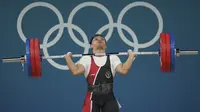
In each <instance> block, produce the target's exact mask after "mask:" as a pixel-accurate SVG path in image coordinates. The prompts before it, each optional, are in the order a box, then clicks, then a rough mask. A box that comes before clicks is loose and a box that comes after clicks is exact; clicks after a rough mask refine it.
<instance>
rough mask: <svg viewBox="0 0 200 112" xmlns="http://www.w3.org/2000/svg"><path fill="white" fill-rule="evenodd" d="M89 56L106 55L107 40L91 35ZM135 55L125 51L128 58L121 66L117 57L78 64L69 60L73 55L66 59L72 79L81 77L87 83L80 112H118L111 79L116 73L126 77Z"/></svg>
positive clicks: (92, 58)
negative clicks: (73, 76)
mask: <svg viewBox="0 0 200 112" xmlns="http://www.w3.org/2000/svg"><path fill="white" fill-rule="evenodd" d="M90 47H91V48H92V52H93V53H94V54H96V53H106V48H107V46H106V40H105V38H104V37H103V36H102V35H100V34H96V35H94V36H93V37H92V38H91V40H90ZM135 57H136V54H134V53H133V52H132V51H131V50H129V51H128V58H127V60H126V61H125V63H122V62H121V60H120V59H119V57H118V56H117V55H104V56H83V57H81V58H80V60H79V62H78V63H74V62H73V60H72V53H71V52H68V53H67V54H66V55H65V60H66V63H67V65H68V67H69V70H70V71H71V73H72V74H73V75H81V74H84V75H85V78H86V79H87V85H88V88H87V94H86V97H85V100H84V104H83V108H82V112H119V106H120V105H119V103H118V102H117V100H116V99H115V96H114V93H113V78H114V76H115V73H116V72H118V73H119V74H121V75H127V74H128V72H129V70H130V68H131V66H132V63H133V61H134V60H135Z"/></svg>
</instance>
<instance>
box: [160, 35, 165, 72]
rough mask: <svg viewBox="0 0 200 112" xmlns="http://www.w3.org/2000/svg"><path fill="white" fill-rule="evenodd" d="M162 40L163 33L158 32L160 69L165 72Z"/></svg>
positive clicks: (163, 37) (163, 39) (163, 40)
mask: <svg viewBox="0 0 200 112" xmlns="http://www.w3.org/2000/svg"><path fill="white" fill-rule="evenodd" d="M164 42H165V34H164V33H161V34H160V67H161V71H162V72H165V70H166V67H165V63H166V62H165V47H164Z"/></svg>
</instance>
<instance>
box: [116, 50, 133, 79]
mask: <svg viewBox="0 0 200 112" xmlns="http://www.w3.org/2000/svg"><path fill="white" fill-rule="evenodd" d="M135 56H136V54H134V53H133V52H132V51H131V50H129V51H128V59H127V60H126V62H125V63H121V64H119V65H117V67H116V69H115V70H116V72H118V73H120V74H121V75H127V74H128V72H129V70H130V68H131V66H132V63H133V61H134V60H135Z"/></svg>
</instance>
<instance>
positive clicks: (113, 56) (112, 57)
mask: <svg viewBox="0 0 200 112" xmlns="http://www.w3.org/2000/svg"><path fill="white" fill-rule="evenodd" d="M110 58H111V59H116V58H119V56H117V55H110Z"/></svg>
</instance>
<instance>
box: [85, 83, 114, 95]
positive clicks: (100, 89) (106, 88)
mask: <svg viewBox="0 0 200 112" xmlns="http://www.w3.org/2000/svg"><path fill="white" fill-rule="evenodd" d="M88 92H95V93H110V92H113V83H108V84H99V85H88Z"/></svg>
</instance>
